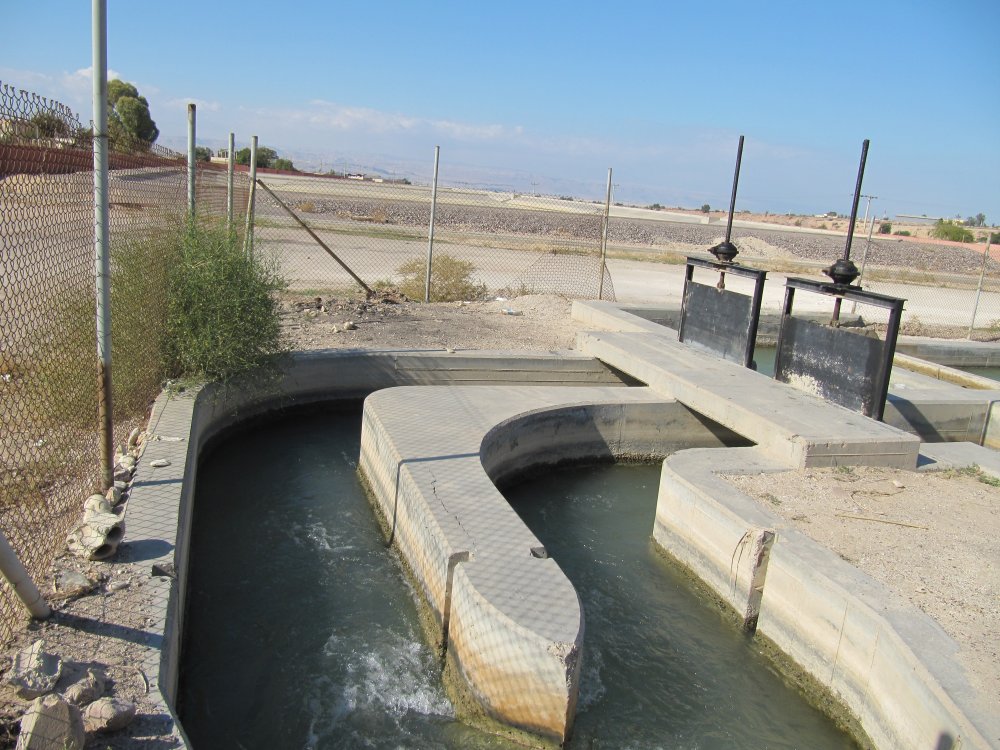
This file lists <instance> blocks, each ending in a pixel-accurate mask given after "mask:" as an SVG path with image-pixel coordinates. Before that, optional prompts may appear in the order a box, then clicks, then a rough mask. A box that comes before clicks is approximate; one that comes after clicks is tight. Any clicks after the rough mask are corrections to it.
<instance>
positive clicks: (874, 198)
mask: <svg viewBox="0 0 1000 750" xmlns="http://www.w3.org/2000/svg"><path fill="white" fill-rule="evenodd" d="M861 197H862V198H867V199H868V202H867V203H866V204H865V218H864V221H862V222H861V231H864V229H865V224H867V223H868V209H870V208H871V207H872V201H873V200H877V199H878V196H877V195H862V196H861ZM874 222H875V218H874V217H872V223H873V225H874Z"/></svg>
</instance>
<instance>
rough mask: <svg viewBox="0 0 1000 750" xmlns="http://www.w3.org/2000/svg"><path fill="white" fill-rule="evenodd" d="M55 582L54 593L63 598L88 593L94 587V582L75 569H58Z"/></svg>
mask: <svg viewBox="0 0 1000 750" xmlns="http://www.w3.org/2000/svg"><path fill="white" fill-rule="evenodd" d="M55 583H56V593H57V594H58V595H59V596H61V597H63V598H65V599H72V598H74V597H77V596H83V595H84V594H89V593H90V592H91V591H92V590H93V588H94V582H93V581H92V580H90V579H89V578H87V576H85V575H84V574H83V573H80V572H78V571H76V570H60V571H59V572H58V573H56V576H55Z"/></svg>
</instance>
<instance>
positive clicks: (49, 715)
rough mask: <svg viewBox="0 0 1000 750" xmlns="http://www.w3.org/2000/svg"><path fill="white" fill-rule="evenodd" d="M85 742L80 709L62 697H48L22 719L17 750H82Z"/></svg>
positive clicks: (33, 705)
mask: <svg viewBox="0 0 1000 750" xmlns="http://www.w3.org/2000/svg"><path fill="white" fill-rule="evenodd" d="M86 739H87V738H86V734H85V733H84V729H83V718H82V717H81V716H80V709H79V708H77V707H76V706H74V705H73V704H72V703H69V702H68V701H67V700H66V699H65V698H63V697H62V696H61V695H55V694H53V695H46V696H44V697H42V698H36V699H35V700H34V701H33V702H32V704H31V705H30V706H29V707H28V711H27V713H25V715H24V717H23V718H22V719H21V733H20V734H19V735H18V737H17V750H82V748H83V744H84V742H85V741H86Z"/></svg>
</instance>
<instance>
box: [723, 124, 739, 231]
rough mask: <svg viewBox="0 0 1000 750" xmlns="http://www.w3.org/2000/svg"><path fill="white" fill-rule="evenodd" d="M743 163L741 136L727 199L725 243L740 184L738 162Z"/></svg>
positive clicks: (731, 227) (731, 224)
mask: <svg viewBox="0 0 1000 750" xmlns="http://www.w3.org/2000/svg"><path fill="white" fill-rule="evenodd" d="M741 161H743V136H742V135H741V136H740V145H739V146H738V147H737V148H736V172H735V173H733V194H732V196H731V197H730V198H729V219H728V220H727V221H726V242H729V238H730V237H731V236H732V234H733V213H735V211H736V187H737V186H738V185H739V184H740V162H741Z"/></svg>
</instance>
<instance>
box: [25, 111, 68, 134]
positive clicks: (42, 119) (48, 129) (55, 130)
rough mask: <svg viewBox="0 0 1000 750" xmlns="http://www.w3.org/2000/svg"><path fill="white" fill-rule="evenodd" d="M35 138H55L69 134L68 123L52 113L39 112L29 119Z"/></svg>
mask: <svg viewBox="0 0 1000 750" xmlns="http://www.w3.org/2000/svg"><path fill="white" fill-rule="evenodd" d="M31 124H32V126H34V129H35V133H34V135H35V137H36V138H56V137H58V136H67V135H69V133H70V127H69V123H68V122H66V121H65V120H64V119H63V118H61V117H60V116H59V115H57V114H55V113H54V112H39V113H38V114H36V115H35V116H34V117H32V118H31Z"/></svg>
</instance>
